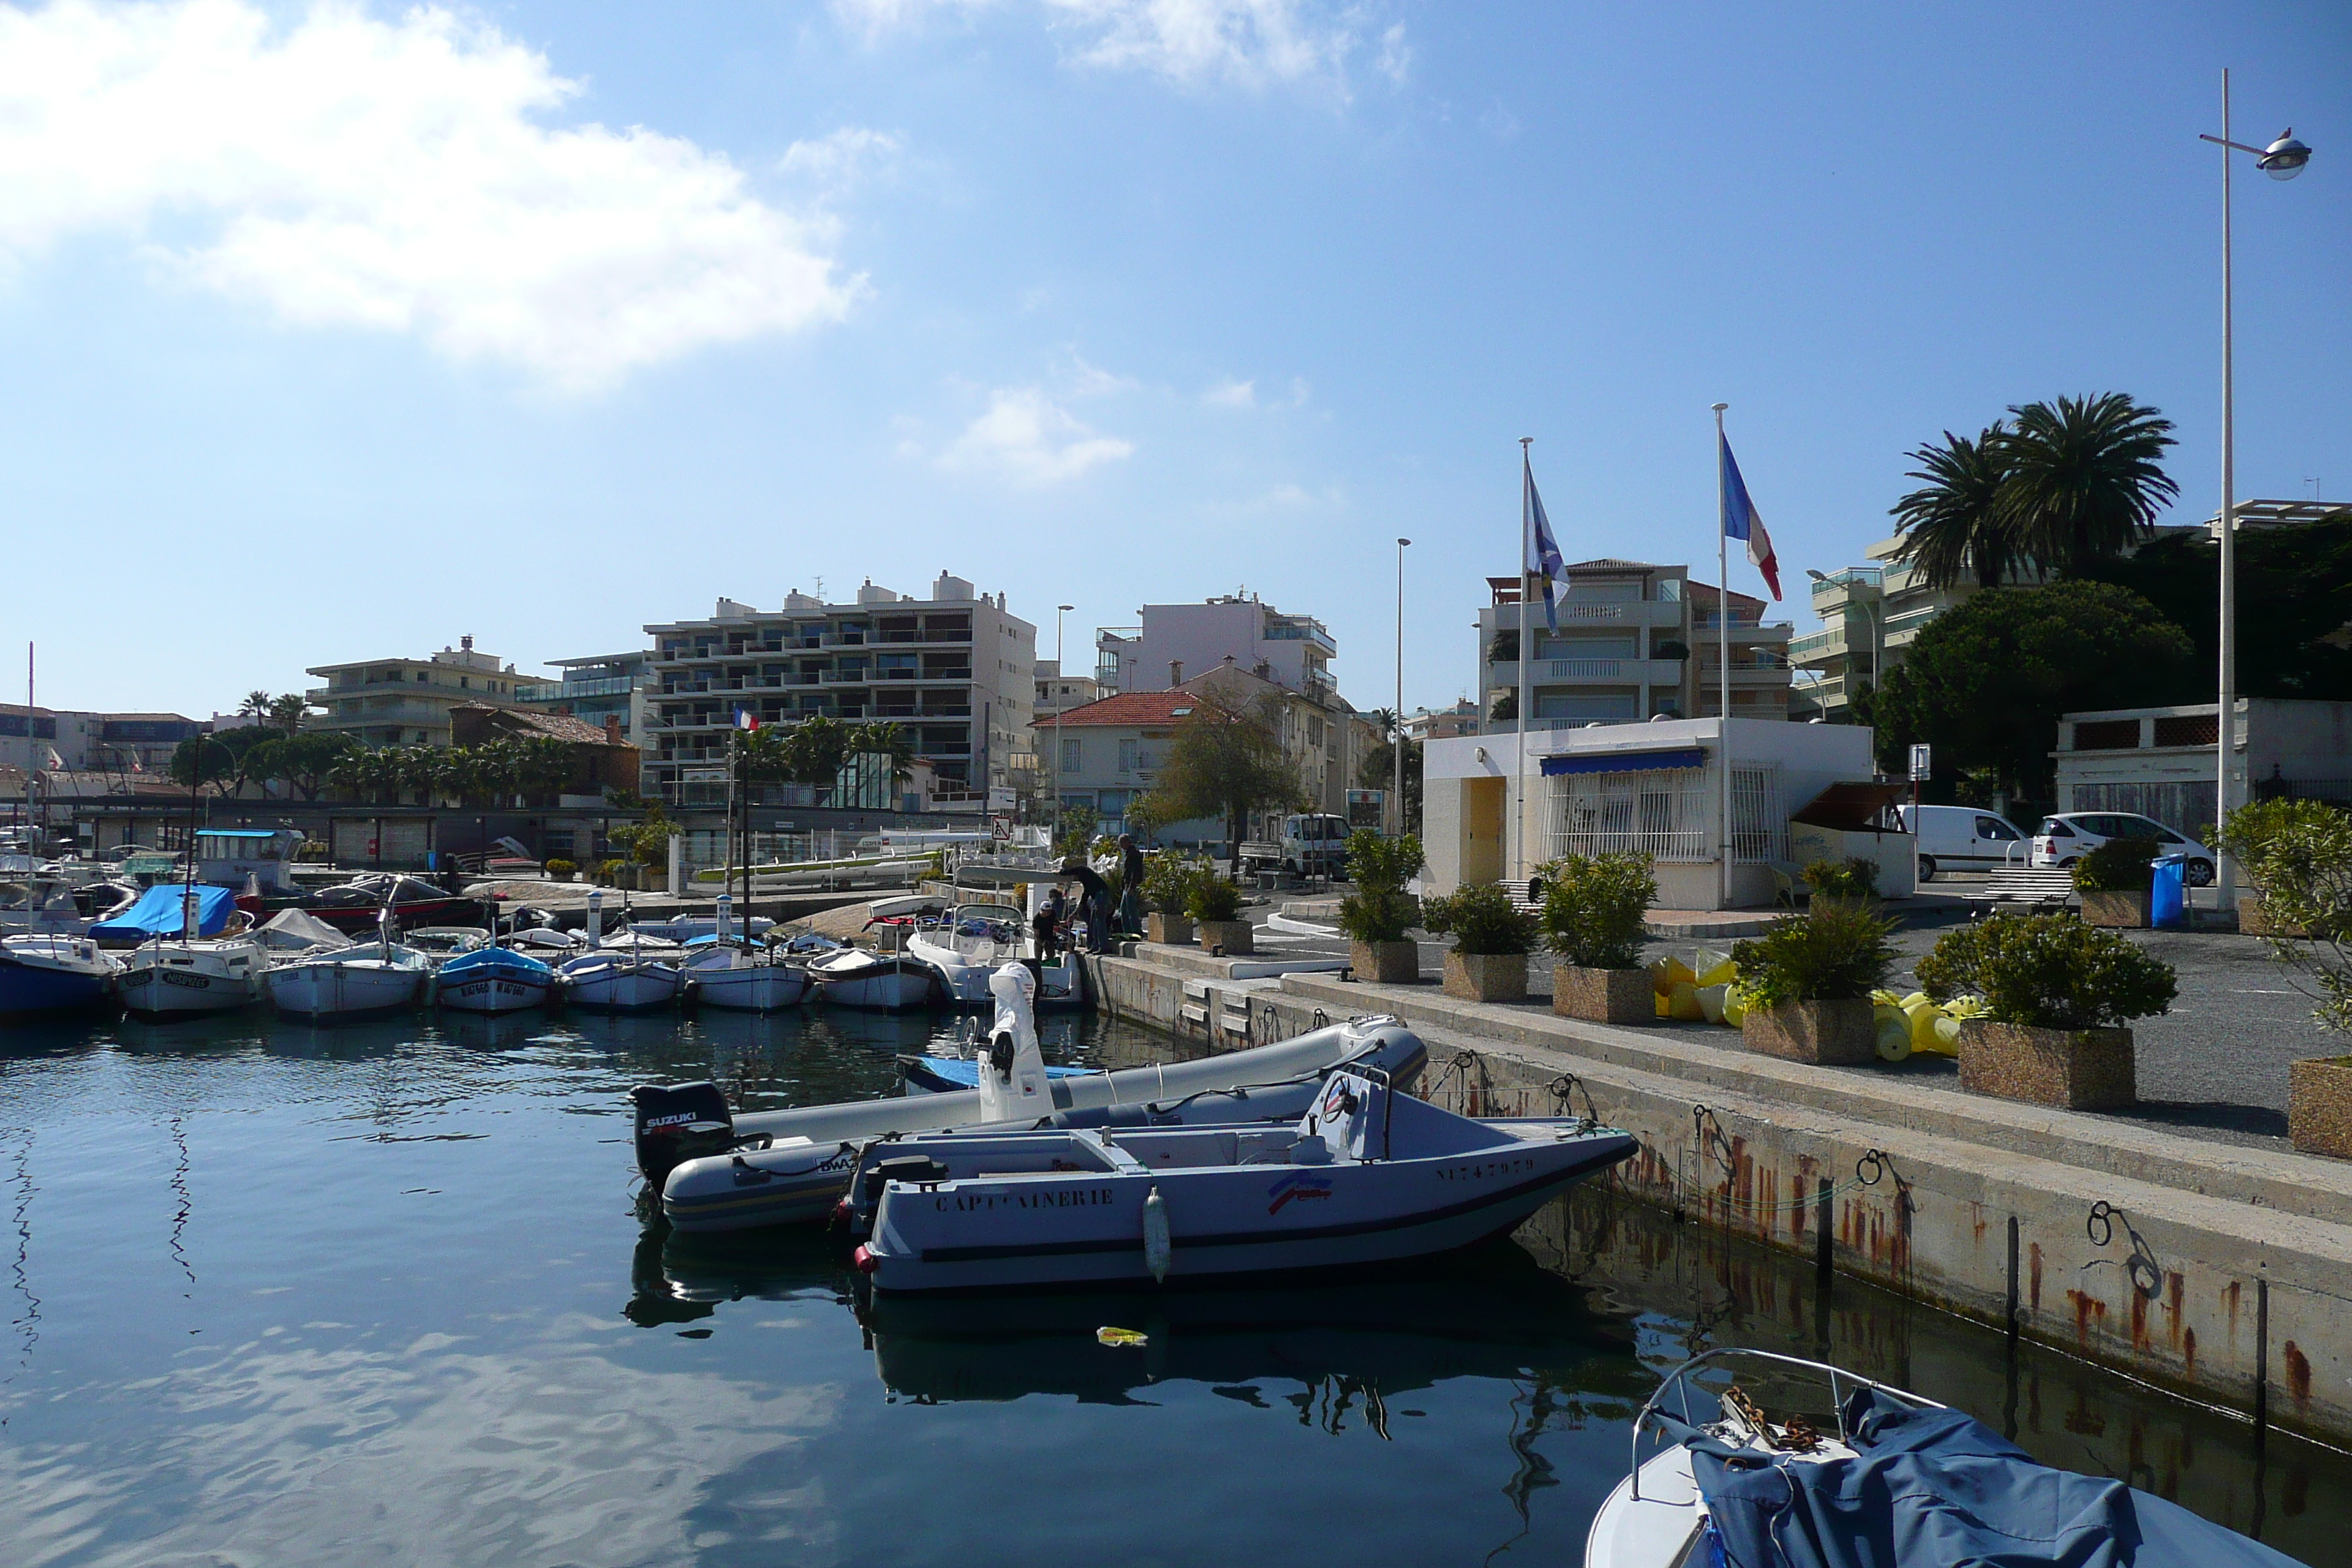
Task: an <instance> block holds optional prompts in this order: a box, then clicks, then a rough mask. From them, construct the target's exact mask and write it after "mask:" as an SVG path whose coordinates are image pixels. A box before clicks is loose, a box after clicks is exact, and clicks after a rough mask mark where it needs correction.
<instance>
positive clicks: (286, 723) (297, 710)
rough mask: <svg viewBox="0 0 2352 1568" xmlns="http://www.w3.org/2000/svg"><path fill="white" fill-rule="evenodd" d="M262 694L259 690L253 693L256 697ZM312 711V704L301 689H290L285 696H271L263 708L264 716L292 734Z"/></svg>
mask: <svg viewBox="0 0 2352 1568" xmlns="http://www.w3.org/2000/svg"><path fill="white" fill-rule="evenodd" d="M260 695H261V693H260V692H258V691H257V692H255V693H254V694H253V696H255V697H258V696H260ZM247 700H248V701H249V700H251V699H247ZM309 713H310V703H309V702H308V701H307V700H304V698H303V696H302V694H301V693H300V692H299V691H289V692H288V693H287V694H286V695H285V696H283V697H273V698H271V699H270V700H269V704H268V707H267V708H265V709H264V710H263V711H262V716H263V717H265V718H267V719H268V721H270V722H271V723H272V724H275V725H277V726H278V728H279V729H281V730H283V731H286V732H287V733H288V734H289V735H292V734H294V733H296V732H297V731H299V730H300V729H301V728H302V721H303V719H304V718H305V717H306V716H308V714H309Z"/></svg>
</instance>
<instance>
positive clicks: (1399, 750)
mask: <svg viewBox="0 0 2352 1568" xmlns="http://www.w3.org/2000/svg"><path fill="white" fill-rule="evenodd" d="M1411 543H1412V540H1410V539H1399V540H1398V541H1397V627H1396V718H1395V720H1394V721H1393V722H1391V724H1390V726H1389V750H1390V751H1391V752H1394V753H1395V762H1396V830H1397V836H1398V837H1403V836H1404V547H1405V546H1406V545H1408V544H1411Z"/></svg>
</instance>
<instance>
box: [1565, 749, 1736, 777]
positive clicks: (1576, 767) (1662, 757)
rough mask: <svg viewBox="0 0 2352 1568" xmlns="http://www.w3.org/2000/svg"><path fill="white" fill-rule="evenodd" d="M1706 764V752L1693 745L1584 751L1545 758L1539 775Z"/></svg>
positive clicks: (1638, 770) (1689, 766) (1611, 771)
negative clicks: (1616, 750)
mask: <svg viewBox="0 0 2352 1568" xmlns="http://www.w3.org/2000/svg"><path fill="white" fill-rule="evenodd" d="M1703 763H1706V752H1705V751H1704V750H1702V749H1701V748H1699V747H1697V746H1677V747H1675V749H1674V750H1672V751H1662V752H1581V753H1570V755H1567V756H1561V757H1546V758H1545V759H1544V760H1543V772H1544V777H1546V778H1558V777H1559V775H1560V774H1562V773H1648V772H1650V771H1652V770H1653V769H1656V768H1696V767H1698V766H1700V765H1702V764H1703Z"/></svg>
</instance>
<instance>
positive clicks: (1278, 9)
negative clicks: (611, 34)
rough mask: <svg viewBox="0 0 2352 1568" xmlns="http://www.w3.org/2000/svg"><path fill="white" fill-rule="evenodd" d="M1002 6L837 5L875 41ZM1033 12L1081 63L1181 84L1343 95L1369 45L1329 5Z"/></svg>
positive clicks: (1345, 12) (1260, 1) (1384, 60)
mask: <svg viewBox="0 0 2352 1568" xmlns="http://www.w3.org/2000/svg"><path fill="white" fill-rule="evenodd" d="M995 3H996V0H833V9H834V13H835V15H836V16H839V17H841V18H842V20H843V21H844V22H845V23H846V24H847V25H848V26H850V27H852V28H853V29H854V30H856V31H857V32H859V33H862V34H863V35H865V37H866V39H867V40H868V41H869V42H870V41H874V40H877V39H879V38H880V37H883V36H884V35H886V34H888V33H893V32H900V31H912V30H918V29H920V28H921V27H923V26H926V25H928V24H929V23H930V22H932V21H933V20H935V19H938V18H942V17H949V16H952V17H955V18H957V19H959V20H961V19H966V18H969V17H970V16H972V15H973V14H974V13H976V12H979V11H981V10H983V9H986V8H989V7H990V6H992V5H994V4H995ZM1035 6H1036V9H1038V10H1039V11H1040V12H1042V13H1043V15H1044V16H1045V21H1046V24H1047V25H1048V26H1051V27H1053V28H1054V29H1055V30H1056V31H1058V32H1061V33H1064V34H1066V35H1067V36H1068V37H1070V38H1071V41H1072V43H1071V48H1070V50H1069V55H1068V58H1071V59H1073V60H1075V61H1076V62H1077V63H1079V64H1081V65H1088V66H1096V67H1100V68H1108V69H1125V70H1142V71H1149V72H1151V73H1153V74H1155V75H1158V76H1163V77H1166V78H1168V79H1171V80H1174V81H1182V82H1193V81H1204V80H1223V81H1232V82H1237V83H1240V84H1243V85H1244V86H1250V87H1262V86H1265V85H1267V84H1269V83H1276V82H1284V83H1289V82H1307V81H1322V82H1327V83H1331V84H1335V85H1339V86H1340V87H1341V88H1342V89H1344V86H1345V80H1346V68H1347V65H1348V62H1349V59H1350V58H1353V57H1355V56H1356V55H1357V54H1359V53H1360V52H1361V51H1362V50H1363V49H1364V48H1365V47H1367V40H1366V38H1365V37H1364V36H1363V34H1362V32H1361V31H1360V25H1361V23H1362V16H1361V14H1360V11H1359V9H1358V8H1357V7H1355V6H1353V5H1343V6H1334V5H1329V4H1327V3H1323V0H1035ZM1411 60H1412V50H1411V49H1410V48H1408V47H1406V44H1405V36H1404V24H1403V23H1402V22H1397V23H1392V24H1391V26H1389V27H1388V28H1387V29H1386V30H1385V31H1384V32H1382V33H1381V35H1380V37H1379V39H1378V52H1377V54H1376V55H1375V56H1374V58H1373V60H1372V65H1373V68H1375V69H1377V70H1379V71H1380V72H1381V73H1382V74H1383V75H1385V76H1387V77H1388V78H1389V79H1391V80H1392V81H1396V82H1400V83H1401V82H1402V81H1403V79H1404V76H1405V71H1406V68H1407V66H1408V65H1409V64H1410V62H1411Z"/></svg>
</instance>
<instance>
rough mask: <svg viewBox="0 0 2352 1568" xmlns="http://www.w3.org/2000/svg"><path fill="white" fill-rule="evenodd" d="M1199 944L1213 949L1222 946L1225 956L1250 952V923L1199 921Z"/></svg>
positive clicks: (1253, 950) (1251, 950)
mask: <svg viewBox="0 0 2352 1568" xmlns="http://www.w3.org/2000/svg"><path fill="white" fill-rule="evenodd" d="M1200 931H1201V938H1200V940H1201V946H1202V948H1204V949H1210V950H1213V949H1216V948H1220V947H1222V948H1223V949H1224V950H1225V956H1226V957H1228V958H1231V957H1233V956H1234V954H1236V953H1244V952H1255V949H1254V948H1252V947H1251V946H1250V923H1249V921H1201V922H1200Z"/></svg>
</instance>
